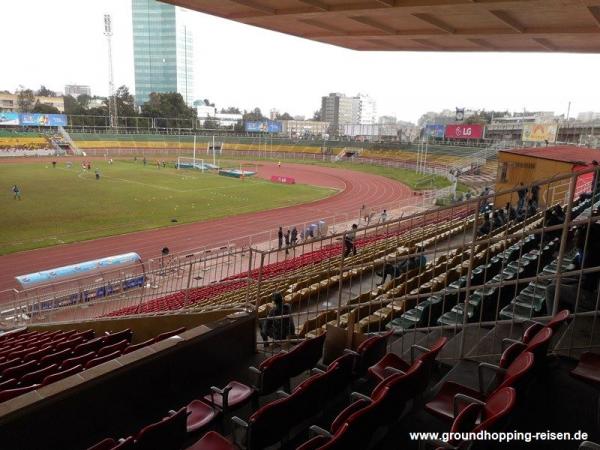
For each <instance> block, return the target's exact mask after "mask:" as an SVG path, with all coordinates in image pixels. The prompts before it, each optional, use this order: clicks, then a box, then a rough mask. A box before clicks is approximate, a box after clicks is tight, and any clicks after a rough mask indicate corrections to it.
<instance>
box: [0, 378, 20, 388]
mask: <svg viewBox="0 0 600 450" xmlns="http://www.w3.org/2000/svg"><path fill="white" fill-rule="evenodd" d="M17 384H19V382H18V380H17V379H16V378H10V379H8V380H4V381H3V382H2V383H0V391H3V390H5V389H12V388H15V387H17Z"/></svg>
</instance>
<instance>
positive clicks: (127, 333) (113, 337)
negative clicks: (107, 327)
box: [104, 328, 133, 345]
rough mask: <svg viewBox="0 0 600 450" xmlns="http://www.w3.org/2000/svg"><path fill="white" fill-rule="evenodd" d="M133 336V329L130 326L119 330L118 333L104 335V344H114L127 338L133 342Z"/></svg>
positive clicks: (128, 341)
mask: <svg viewBox="0 0 600 450" xmlns="http://www.w3.org/2000/svg"><path fill="white" fill-rule="evenodd" d="M132 337H133V331H131V329H130V328H126V329H125V330H121V331H117V332H116V333H112V334H107V335H105V336H104V345H112V344H116V343H117V342H120V341H122V340H123V339H125V340H126V341H127V343H130V342H131V338H132Z"/></svg>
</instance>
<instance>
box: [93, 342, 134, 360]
mask: <svg viewBox="0 0 600 450" xmlns="http://www.w3.org/2000/svg"><path fill="white" fill-rule="evenodd" d="M128 345H129V341H128V340H127V339H122V340H121V341H119V342H115V343H114V344H111V345H105V346H104V347H102V348H101V349H100V350H98V352H97V353H96V355H97V356H104V355H108V354H110V353H113V352H117V351H118V352H123V350H125V348H127V346H128Z"/></svg>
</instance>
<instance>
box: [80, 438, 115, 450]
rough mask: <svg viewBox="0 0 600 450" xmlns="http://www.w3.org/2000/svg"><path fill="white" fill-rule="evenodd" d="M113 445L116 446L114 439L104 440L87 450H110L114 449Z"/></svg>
mask: <svg viewBox="0 0 600 450" xmlns="http://www.w3.org/2000/svg"><path fill="white" fill-rule="evenodd" d="M115 445H117V443H116V442H115V440H114V439H112V438H106V439H103V440H101V441H100V442H98V443H97V444H95V445H92V446H91V447H88V449H87V450H112V449H113V448H114V447H115Z"/></svg>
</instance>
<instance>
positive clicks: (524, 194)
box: [517, 181, 527, 210]
mask: <svg viewBox="0 0 600 450" xmlns="http://www.w3.org/2000/svg"><path fill="white" fill-rule="evenodd" d="M517 194H518V195H519V204H518V205H517V210H521V209H523V208H524V207H525V197H527V188H526V187H525V185H524V184H523V182H522V181H521V182H520V183H519V190H518V191H517Z"/></svg>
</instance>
